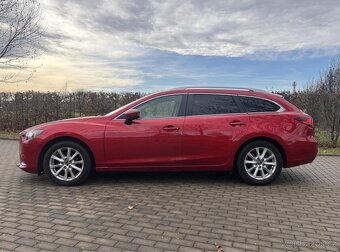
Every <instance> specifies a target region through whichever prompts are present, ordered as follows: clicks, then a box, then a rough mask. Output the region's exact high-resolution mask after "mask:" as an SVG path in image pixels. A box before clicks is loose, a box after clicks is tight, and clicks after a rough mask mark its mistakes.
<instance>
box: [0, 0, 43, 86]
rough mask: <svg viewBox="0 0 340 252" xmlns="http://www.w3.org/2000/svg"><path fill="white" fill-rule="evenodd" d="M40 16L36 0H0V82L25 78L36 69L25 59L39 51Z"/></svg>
mask: <svg viewBox="0 0 340 252" xmlns="http://www.w3.org/2000/svg"><path fill="white" fill-rule="evenodd" d="M40 16H41V15H40V6H39V4H38V3H37V2H36V0H0V83H6V82H7V83H8V82H18V81H24V80H28V79H29V78H30V77H31V76H32V74H33V73H34V72H35V69H34V68H32V67H29V66H28V60H29V59H31V58H34V57H35V56H37V54H38V48H39V40H40V39H39V38H40V36H41V29H40V25H39V21H40ZM19 70H20V71H19Z"/></svg>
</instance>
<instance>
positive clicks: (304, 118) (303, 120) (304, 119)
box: [295, 115, 314, 128]
mask: <svg viewBox="0 0 340 252" xmlns="http://www.w3.org/2000/svg"><path fill="white" fill-rule="evenodd" d="M295 120H296V121H298V122H300V123H303V124H306V125H308V126H309V127H311V128H313V126H314V122H313V118H312V117H310V116H309V115H301V116H297V117H295Z"/></svg>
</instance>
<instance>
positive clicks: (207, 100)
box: [182, 94, 249, 166]
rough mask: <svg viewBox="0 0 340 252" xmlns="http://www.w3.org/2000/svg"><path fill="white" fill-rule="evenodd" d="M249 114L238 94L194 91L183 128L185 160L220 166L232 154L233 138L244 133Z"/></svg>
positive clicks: (189, 163)
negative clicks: (243, 109)
mask: <svg viewBox="0 0 340 252" xmlns="http://www.w3.org/2000/svg"><path fill="white" fill-rule="evenodd" d="M248 122H249V116H248V115H247V114H243V113H241V109H240V106H239V103H238V100H237V97H234V96H231V95H222V94H192V95H190V96H189V100H188V115H187V117H186V118H185V121H184V128H183V147H182V148H183V150H182V155H183V158H184V161H183V164H184V165H186V166H191V165H193V166H197V165H202V166H221V165H224V164H225V163H226V162H227V160H228V158H233V156H232V155H230V154H229V153H231V152H232V150H233V149H235V148H233V144H234V141H236V140H237V139H238V138H239V137H241V136H242V135H244V132H245V131H246V129H247V127H248V125H247V124H248Z"/></svg>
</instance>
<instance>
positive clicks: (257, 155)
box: [236, 141, 283, 185]
mask: <svg viewBox="0 0 340 252" xmlns="http://www.w3.org/2000/svg"><path fill="white" fill-rule="evenodd" d="M263 154H264V156H263ZM282 166H283V161H282V154H281V153H280V151H279V150H278V148H277V147H276V146H275V145H273V144H272V143H270V142H267V141H254V142H251V143H249V144H247V145H246V146H244V147H243V148H242V149H241V151H240V152H239V155H238V157H237V167H236V169H237V172H238V174H239V175H240V177H241V179H242V180H243V181H244V182H246V183H247V184H251V185H267V184H269V183H271V182H273V181H274V180H275V179H276V178H277V177H278V176H279V175H280V173H281V170H282Z"/></svg>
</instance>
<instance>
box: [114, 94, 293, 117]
mask: <svg viewBox="0 0 340 252" xmlns="http://www.w3.org/2000/svg"><path fill="white" fill-rule="evenodd" d="M195 94H206V95H229V96H233V97H234V99H235V101H236V103H237V105H238V106H239V107H240V112H238V113H227V114H206V115H190V111H189V109H190V106H191V104H189V96H190V95H195ZM172 95H183V99H182V102H181V107H180V111H181V115H180V116H177V117H183V116H185V117H186V116H220V115H237V114H263V113H266V114H267V113H281V112H284V111H286V109H285V108H284V107H283V106H282V105H280V104H279V103H277V102H275V101H273V100H270V99H268V98H264V97H259V96H255V95H243V94H222V93H200V92H192V93H191V92H189V93H174V94H165V95H160V96H156V97H152V98H150V99H148V100H146V101H143V102H141V103H139V104H137V105H135V106H133V107H131V108H129V109H126V110H125V111H123V112H122V113H120V114H119V115H118V116H116V117H115V118H113V119H112V120H125V119H118V117H120V116H121V115H122V114H124V113H125V112H126V111H128V110H130V109H134V108H135V107H137V106H139V105H142V104H144V103H146V102H148V101H151V100H154V99H157V98H160V97H164V96H172ZM240 96H242V97H250V98H257V99H262V100H266V101H269V102H272V103H274V104H276V105H277V106H279V107H280V109H279V110H277V111H265V112H245V108H244V105H243V103H242V102H241V100H240V99H239V97H240ZM177 117H162V118H149V119H147V120H156V119H164V118H177Z"/></svg>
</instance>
